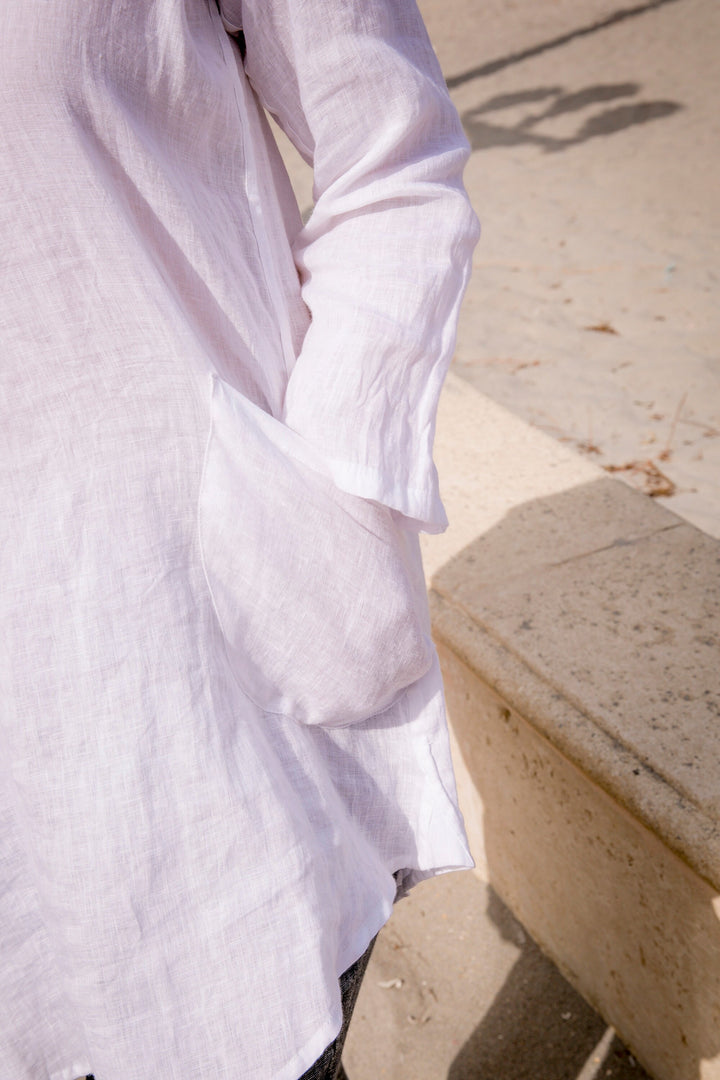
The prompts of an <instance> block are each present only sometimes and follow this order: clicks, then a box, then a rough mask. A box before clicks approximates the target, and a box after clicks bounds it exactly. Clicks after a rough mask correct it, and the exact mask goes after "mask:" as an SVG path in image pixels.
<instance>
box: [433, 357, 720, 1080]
mask: <svg viewBox="0 0 720 1080" xmlns="http://www.w3.org/2000/svg"><path fill="white" fill-rule="evenodd" d="M436 459H437V462H438V466H439V470H440V476H441V478H442V481H443V495H444V498H445V502H446V505H447V509H448V515H449V517H450V521H451V527H450V529H449V530H448V531H447V532H446V533H445V534H444V535H442V536H439V537H424V538H423V554H424V559H425V567H426V574H427V576H428V579H429V580H430V582H431V587H430V605H431V614H432V622H433V632H434V635H435V639H436V642H437V645H438V652H439V655H440V660H441V664H442V667H443V673H444V677H445V686H446V695H447V701H448V711H449V717H450V724H451V737H452V739H453V743H454V745H453V752H454V754H455V757H456V771H457V778H458V788H459V793H460V801H461V806H462V809H463V813H464V815H465V819H466V823H467V826H468V834H469V837H470V845H471V849H472V851H473V854H474V856H475V859H476V862H477V864H478V869H479V872H480V873H481V875H482V876H483V877H484V878H485V880H487V881H489V882H491V883H492V884H493V886H494V887H495V889H496V890H497V892H498V893H499V894H500V895H501V896H502V898H503V899H504V900H505V902H506V903H507V904H508V905H509V907H510V908H511V909H512V910H513V912H514V913H515V914H516V915H517V917H518V918H519V919H520V920H521V922H523V923H524V925H525V926H526V928H527V929H528V930H529V932H530V933H531V934H532V936H533V937H534V938H535V940H536V941H537V942H538V943H539V944H540V945H541V946H542V948H543V949H544V950H545V951H546V952H547V953H548V955H549V956H550V957H551V958H552V959H553V960H554V961H555V962H556V963H557V965H558V966H559V967H560V968H561V970H562V971H563V972H564V973H565V975H566V976H567V978H568V979H569V980H570V982H571V983H572V984H573V985H574V986H575V987H576V988H577V989H578V990H579V991H580V992H581V993H582V994H583V995H584V996H585V998H586V999H587V1000H588V1001H589V1002H590V1003H591V1004H592V1005H593V1006H594V1007H595V1008H596V1009H597V1010H598V1011H599V1012H600V1013H601V1014H602V1015H603V1016H604V1018H605V1020H606V1021H607V1022H608V1023H610V1024H611V1025H613V1026H614V1027H615V1028H616V1030H617V1031H618V1033H619V1034H620V1036H621V1037H622V1039H623V1041H624V1042H625V1043H626V1044H627V1045H628V1046H629V1047H630V1048H631V1049H632V1050H633V1052H634V1053H635V1054H636V1056H637V1058H638V1060H639V1061H641V1062H642V1063H643V1065H645V1067H646V1068H647V1069H648V1070H649V1071H650V1072H651V1073H652V1075H654V1076H656V1077H657V1080H720V896H719V895H718V894H719V893H720V784H719V783H718V776H720V728H719V727H718V723H717V721H718V718H719V710H720V706H719V703H720V663H719V662H718V661H719V660H720V649H719V648H718V631H719V629H720V596H719V595H718V592H719V584H720V579H719V577H718V569H720V542H718V541H717V540H713V539H711V538H710V537H707V536H705V535H704V534H702V533H700V532H698V531H697V530H696V529H694V528H692V527H691V526H689V525H687V524H686V523H685V522H683V521H681V520H680V519H679V518H677V517H676V516H675V515H674V514H672V513H670V512H669V511H667V510H665V509H664V508H662V507H660V506H658V505H657V504H656V503H654V502H653V501H652V500H651V499H649V498H648V497H647V496H643V495H640V494H638V493H637V492H635V491H633V490H631V489H629V488H628V487H626V486H625V485H624V484H622V483H620V482H619V481H616V480H612V479H610V478H609V477H608V476H607V475H606V474H605V473H603V472H602V471H601V470H599V469H597V468H595V467H594V466H593V465H592V464H591V463H590V462H588V461H586V460H584V459H582V458H580V457H578V456H576V455H575V454H572V453H571V452H569V451H568V450H567V449H566V448H565V447H563V446H561V445H560V444H559V443H557V442H555V441H554V440H552V439H549V438H548V437H546V436H545V435H543V434H542V433H541V432H539V431H536V430H535V429H532V428H529V427H528V426H527V425H526V424H524V423H523V422H522V421H519V420H518V419H517V418H515V417H513V416H512V415H511V414H509V413H508V412H507V411H506V410H505V409H503V408H501V407H500V406H498V405H496V404H494V403H493V402H491V401H489V400H488V399H486V398H484V397H483V396H482V395H480V394H478V393H477V392H476V391H474V390H473V389H472V388H471V387H470V386H468V385H467V384H465V383H463V382H462V381H461V380H459V379H457V378H453V377H451V378H450V379H448V382H447V384H446V389H445V393H444V395H443V399H442V402H441V408H440V413H439V417H438V432H437V440H436Z"/></svg>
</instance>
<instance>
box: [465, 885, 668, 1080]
mask: <svg viewBox="0 0 720 1080" xmlns="http://www.w3.org/2000/svg"><path fill="white" fill-rule="evenodd" d="M487 914H488V917H489V919H490V921H491V922H492V923H493V925H494V926H495V927H496V928H497V930H498V932H499V933H500V935H501V937H502V938H503V939H504V940H506V941H511V942H512V943H513V944H514V945H515V946H516V947H518V948H519V949H520V950H521V951H520V955H519V957H518V959H517V961H516V963H515V965H514V967H513V968H512V970H511V972H510V974H509V976H508V977H507V979H506V981H505V983H504V985H503V987H502V990H501V991H500V993H499V994H498V995H497V996H496V998H495V1000H494V1001H493V1003H492V1006H491V1007H490V1009H489V1010H488V1012H487V1013H486V1014H485V1016H484V1017H483V1019H482V1020H481V1022H480V1023H479V1024H478V1026H477V1027H476V1028H475V1031H474V1032H473V1033H472V1035H471V1036H470V1038H469V1039H468V1040H467V1042H466V1043H465V1045H464V1046H463V1047H462V1048H461V1050H460V1051H459V1053H458V1054H457V1056H456V1057H455V1059H454V1061H453V1063H452V1065H451V1067H450V1069H449V1071H448V1074H447V1080H538V1078H542V1080H577V1078H578V1077H579V1076H581V1075H583V1073H582V1070H583V1069H585V1070H586V1072H585V1075H586V1076H589V1075H592V1076H593V1077H595V1076H598V1077H600V1076H602V1077H605V1076H608V1077H610V1076H611V1077H612V1078H613V1080H649V1076H648V1074H647V1073H646V1072H645V1070H644V1069H642V1068H641V1066H640V1065H638V1063H637V1062H636V1061H635V1059H634V1058H633V1057H632V1055H631V1054H630V1053H629V1052H628V1051H627V1050H626V1049H625V1047H624V1046H623V1045H622V1043H621V1042H620V1040H619V1039H617V1038H614V1037H613V1032H612V1030H611V1029H608V1028H607V1026H606V1024H605V1022H604V1021H603V1020H602V1018H601V1017H600V1016H599V1015H598V1014H597V1013H596V1012H595V1011H594V1010H593V1009H592V1008H591V1007H590V1006H589V1005H588V1004H587V1003H586V1002H585V1001H584V1000H583V998H582V997H580V995H579V994H578V993H577V992H576V991H575V990H573V988H572V987H571V986H570V984H569V983H568V982H567V981H566V980H565V979H564V978H563V976H562V975H561V974H560V972H559V971H558V969H557V968H556V967H555V965H554V964H553V963H552V961H550V960H548V958H547V957H546V956H544V955H543V953H542V952H541V951H540V949H539V948H538V947H537V945H536V944H535V943H534V942H533V941H532V940H531V939H530V938H529V937H528V936H527V934H526V933H525V932H524V930H523V928H522V926H521V925H520V923H519V922H518V921H517V920H516V919H515V918H514V917H513V915H512V913H511V912H510V910H509V909H508V908H507V907H506V906H505V905H504V904H503V902H502V900H501V899H500V898H499V896H498V895H497V893H496V892H494V890H493V889H489V890H488V909H487Z"/></svg>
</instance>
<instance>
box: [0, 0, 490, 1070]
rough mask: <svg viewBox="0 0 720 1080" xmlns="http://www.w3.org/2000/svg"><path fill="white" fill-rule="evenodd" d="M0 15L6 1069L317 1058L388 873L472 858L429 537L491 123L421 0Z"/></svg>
mask: <svg viewBox="0 0 720 1080" xmlns="http://www.w3.org/2000/svg"><path fill="white" fill-rule="evenodd" d="M223 17H224V22H223ZM241 26H242V28H243V31H244V35H245V41H246V46H247V52H246V62H245V63H246V68H245V69H244V68H243V63H242V59H241V55H240V50H239V48H238V45H237V44H236V42H235V40H234V39H233V38H232V37H231V36H230V35H231V33H232V32H233V31H236V30H238V29H239V28H240V27H241ZM0 41H1V42H2V49H3V65H2V76H1V83H0V85H1V86H2V93H1V94H0V146H1V147H2V150H1V158H0V170H1V173H0V191H1V192H2V197H1V199H0V206H1V210H0V214H1V215H2V217H1V222H0V235H1V236H2V244H0V262H1V263H2V293H1V297H2V301H1V303H2V309H1V311H0V341H1V344H2V352H1V355H0V372H1V375H0V385H1V387H2V396H1V398H0V402H1V409H2V413H1V419H0V552H1V556H0V557H1V558H2V571H3V588H2V593H1V595H0V641H1V642H2V649H1V650H0V657H1V659H0V701H1V702H2V704H1V705H0V771H1V773H2V784H1V785H0V960H1V962H0V1001H1V1002H2V1009H0V1076H2V1077H8V1078H12V1080H74V1078H75V1077H77V1076H83V1075H85V1074H86V1073H91V1072H92V1073H93V1074H94V1076H95V1078H96V1080H147V1078H148V1077H152V1078H153V1080H200V1078H202V1080H208V1078H210V1077H212V1078H213V1080H297V1077H298V1076H300V1075H301V1074H302V1073H303V1072H304V1071H305V1070H306V1069H307V1068H308V1067H309V1066H310V1065H311V1064H312V1062H313V1061H314V1060H315V1059H316V1058H317V1057H318V1056H319V1054H320V1053H321V1052H322V1050H323V1049H324V1048H325V1046H326V1045H327V1044H328V1043H329V1042H330V1041H331V1040H332V1039H333V1038H334V1036H335V1035H336V1033H337V1031H338V1029H339V1027H340V1021H341V1012H340V995H339V989H338V983H337V977H338V975H339V974H340V973H341V972H343V971H344V970H345V969H347V968H348V967H349V966H350V964H351V963H352V962H353V961H354V960H356V959H357V958H358V957H359V956H360V955H361V954H362V953H363V952H364V950H365V949H366V947H367V945H368V943H369V942H370V940H371V939H372V937H373V936H374V935H375V933H376V932H377V930H378V929H379V927H380V926H381V925H382V924H383V922H384V921H385V920H386V919H387V917H388V915H389V912H390V910H391V906H392V902H393V898H394V895H395V890H396V882H395V880H394V878H393V874H394V873H396V872H398V871H400V872H401V876H402V878H403V880H404V885H405V886H406V887H409V886H412V885H413V884H414V883H415V882H417V881H419V880H420V879H422V878H424V877H428V876H431V875H433V874H435V873H437V872H439V871H440V870H444V869H450V868H453V867H463V866H468V865H469V864H470V858H469V855H468V851H467V847H466V840H465V835H464V831H463V826H462V822H461V820H460V816H459V813H458V810H457V805H456V797H455V788H454V781H453V776H452V769H451V764H450V758H449V752H448V743H447V731H446V726H445V718H444V711H443V700H442V688H441V682H440V676H439V670H438V664H437V658H436V655H435V652H434V649H433V647H432V643H431V642H430V637H429V622H428V613H427V603H426V597H425V591H424V584H423V578H422V568H421V565H420V559H419V548H418V535H417V534H418V529H420V528H426V529H430V530H439V529H442V528H443V527H444V524H445V518H444V513H443V509H442V505H441V502H440V499H439V495H438V486H437V477H436V474H435V469H434V467H433V463H432V440H433V425H434V417H435V409H436V404H437V398H438V394H439V390H440V386H441V382H442V379H443V375H444V373H445V370H446V368H447V364H448V362H449V359H450V354H451V351H452V347H453V339H454V332H455V324H456V318H457V309H458V305H459V302H460V297H461V294H462V290H463V288H464V285H465V282H466V278H467V274H468V271H469V264H470V256H471V251H472V248H473V246H474V243H475V241H476V239H477V225H476V221H475V218H474V215H473V213H472V211H471V210H470V208H469V206H468V203H467V199H466V197H465V194H464V192H463V189H462V186H461V181H460V174H461V170H462V167H463V164H464V162H465V159H466V154H467V146H466V143H465V140H464V137H463V135H462V132H461V130H460V127H459V122H458V119H457V116H456V114H455V112H454V110H453V108H452V106H451V104H450V102H449V99H448V96H447V93H446V90H445V86H444V83H443V80H442V77H441V75H440V72H439V69H438V66H437V62H436V60H435V57H434V55H433V52H432V50H431V48H430V46H429V44H428V41H427V38H426V35H425V32H424V29H423V27H422V23H421V21H420V18H419V16H418V14H417V11H416V9H415V7H414V6H413V4H412V3H411V2H409V0H303V2H300V0H247V2H243V3H242V4H240V3H229V4H228V5H227V8H226V10H224V11H223V13H222V17H221V14H220V12H219V11H218V9H217V6H216V4H215V2H214V0H212V2H210V0H102V2H101V0H4V2H3V4H2V5H0ZM261 106H264V107H265V108H266V109H267V110H268V111H270V112H271V113H273V114H274V115H275V116H276V117H277V119H278V121H279V122H280V124H281V125H282V127H283V128H284V129H285V131H286V132H287V133H288V135H289V136H290V138H291V139H292V140H293V141H294V142H295V144H296V145H297V146H298V148H299V149H300V151H301V153H303V154H304V156H305V157H306V158H307V159H308V160H309V161H311V162H312V164H313V168H314V176H315V209H314V211H313V213H312V215H311V216H310V218H309V221H308V223H307V225H306V226H305V227H303V226H302V223H301V220H300V216H299V212H298V209H297V206H296V204H295V201H294V198H293V195H292V192H291V190H290V186H289V183H288V180H287V176H286V174H285V172H284V169H283V166H282V164H281V161H280V158H279V155H278V153H277V150H276V148H275V144H274V142H273V140H272V136H271V134H270V131H269V128H268V126H267V122H266V120H265V116H264V112H263V109H262V107H261Z"/></svg>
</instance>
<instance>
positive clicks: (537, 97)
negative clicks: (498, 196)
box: [462, 82, 682, 153]
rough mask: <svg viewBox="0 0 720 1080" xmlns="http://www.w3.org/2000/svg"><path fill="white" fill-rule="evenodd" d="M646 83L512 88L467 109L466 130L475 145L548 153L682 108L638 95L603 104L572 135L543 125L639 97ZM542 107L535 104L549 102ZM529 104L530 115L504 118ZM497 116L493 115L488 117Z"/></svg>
mask: <svg viewBox="0 0 720 1080" xmlns="http://www.w3.org/2000/svg"><path fill="white" fill-rule="evenodd" d="M640 89H641V87H640V86H639V84H638V83H634V82H625V83H607V84H603V83H597V84H593V85H591V86H586V87H583V88H582V89H581V90H574V91H565V90H564V88H563V87H560V86H539V87H535V88H531V89H526V90H518V91H515V92H511V93H505V94H496V95H494V96H493V97H491V98H488V99H487V101H484V102H482V103H481V104H479V105H475V106H473V108H471V109H466V110H465V112H463V113H462V122H463V126H464V128H465V134H466V135H467V137H468V140H469V142H470V145H471V146H472V148H473V150H489V149H492V148H493V147H498V146H523V145H527V146H537V147H539V148H540V149H542V150H544V151H545V152H546V153H558V152H559V151H562V150H567V149H569V148H570V147H573V146H579V145H581V144H582V143H584V142H587V141H588V140H589V139H596V138H599V137H602V136H609V135H616V134H618V133H619V132H621V131H624V130H625V129H627V128H630V127H634V126H637V125H638V124H647V123H649V122H651V121H653V120H661V119H664V118H666V117H669V116H672V115H673V113H676V112H677V111H678V110H679V109H681V108H682V105H680V104H679V103H678V102H675V101H633V102H630V103H627V102H626V103H624V104H622V105H617V106H615V107H614V108H611V109H602V110H601V111H600V112H595V113H591V114H590V115H589V116H585V118H584V119H582V118H580V122H579V126H578V128H577V130H576V131H575V132H574V133H573V134H570V135H567V136H559V135H556V134H554V133H553V132H552V130H550V131H544V130H543V127H542V125H543V123H545V122H547V121H552V120H555V119H556V118H557V117H561V116H569V115H571V114H573V113H581V112H582V111H583V110H587V109H591V108H593V107H594V106H596V105H600V104H601V103H605V102H609V101H616V100H617V99H618V98H623V97H634V96H635V95H636V94H638V93H639V91H640ZM548 100H549V104H547V105H546V107H545V108H544V109H542V110H541V111H539V112H538V111H532V110H531V106H532V105H534V104H536V103H539V102H547V101H548ZM520 107H525V112H524V115H522V116H520V118H519V119H518V120H516V121H515V122H513V121H509V120H503V119H501V118H499V117H498V115H497V114H498V113H501V112H502V111H503V110H507V109H515V110H517V109H518V108H520ZM488 117H492V119H488Z"/></svg>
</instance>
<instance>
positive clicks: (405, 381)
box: [228, 0, 479, 531]
mask: <svg viewBox="0 0 720 1080" xmlns="http://www.w3.org/2000/svg"><path fill="white" fill-rule="evenodd" d="M228 6H233V7H235V8H241V21H242V27H243V31H244V34H245V41H246V46H247V54H246V71H247V74H248V77H249V78H250V80H251V82H252V85H253V87H254V89H255V91H256V93H257V94H258V96H259V98H260V100H261V101H262V103H263V105H264V106H265V107H266V108H267V109H268V111H269V112H271V113H272V114H273V115H274V116H275V117H276V118H277V120H278V122H279V123H280V124H281V126H282V127H283V128H284V130H285V131H286V133H287V134H288V135H289V137H290V138H291V139H292V141H293V142H294V143H295V145H296V146H297V147H298V149H299V150H300V152H301V153H302V154H303V156H304V157H305V158H306V159H307V160H308V161H310V162H311V163H312V166H313V175H314V196H315V208H314V210H313V213H312V215H311V217H310V220H309V222H308V224H307V225H306V227H305V228H304V229H303V230H302V232H301V233H300V234H299V236H298V238H297V240H296V243H295V247H294V256H295V261H296V264H297V267H298V272H299V274H300V279H301V283H302V290H303V298H304V300H305V302H306V304H307V306H308V308H309V310H310V313H311V316H312V322H311V326H310V329H309V330H308V333H307V336H306V337H305V340H304V343H303V346H302V350H301V352H300V355H299V357H298V359H297V363H296V366H295V368H294V369H293V372H292V374H291V376H290V380H289V384H288V387H287V394H286V400H285V415H284V420H285V422H286V423H287V425H288V426H289V427H291V428H293V429H294V430H295V431H297V432H298V433H300V434H301V435H302V436H303V437H304V438H305V439H307V440H308V441H309V442H311V443H312V444H313V445H314V446H315V447H316V448H317V449H318V450H319V451H320V452H321V453H322V455H323V458H324V459H325V460H326V461H327V462H328V465H329V468H330V471H331V474H332V476H333V478H334V480H335V482H336V484H337V485H338V486H339V487H341V488H342V489H344V490H345V491H348V492H351V493H352V494H355V495H360V496H363V497H365V498H370V499H375V500H377V501H379V502H382V503H385V504H387V505H388V506H391V507H393V508H394V509H396V510H398V511H400V512H401V513H402V514H404V515H406V516H407V517H408V518H413V519H416V520H417V521H418V522H419V523H420V524H421V527H422V528H425V529H428V530H429V531H440V530H441V529H443V528H444V527H445V525H446V524H447V520H446V518H445V512H444V509H443V506H442V503H441V501H440V495H439V491H438V482H437V473H436V470H435V467H434V464H433V460H432V444H433V438H434V428H435V415H436V410H437V402H438V397H439V394H440V390H441V386H442V382H443V379H444V376H445V373H446V371H447V367H448V365H449V362H450V359H451V356H452V351H453V348H454V342H455V332H456V323H457V316H458V309H459V306H460V301H461V299H462V295H463V292H464V289H465V285H466V283H467V279H468V277H469V272H470V264H471V256H472V250H473V248H474V246H475V243H476V241H477V238H478V235H479V227H478V223H477V219H476V217H475V215H474V213H473V211H472V209H471V207H470V205H469V202H468V199H467V196H466V194H465V191H464V189H463V186H462V181H461V175H462V169H463V166H464V164H465V161H466V160H467V156H468V153H469V149H468V145H467V141H466V139H465V137H464V135H463V132H462V128H461V125H460V121H459V119H458V116H457V113H456V111H455V108H454V106H453V105H452V103H451V101H450V98H449V96H448V93H447V89H446V86H445V82H444V79H443V77H442V74H441V72H440V68H439V65H438V62H437V59H436V57H435V54H434V52H433V50H432V46H431V45H430V42H429V40H428V37H427V33H426V31H425V27H424V25H423V22H422V19H421V17H420V14H419V12H418V10H417V7H416V6H415V3H414V0H242V3H241V4H238V3H237V0H235V3H232V2H231V3H230V4H229V5H228Z"/></svg>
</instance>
